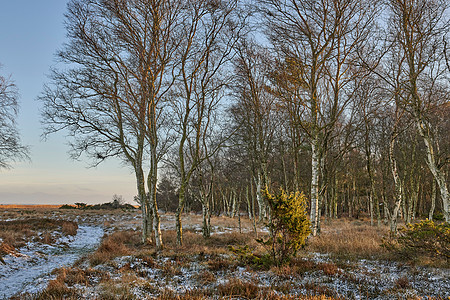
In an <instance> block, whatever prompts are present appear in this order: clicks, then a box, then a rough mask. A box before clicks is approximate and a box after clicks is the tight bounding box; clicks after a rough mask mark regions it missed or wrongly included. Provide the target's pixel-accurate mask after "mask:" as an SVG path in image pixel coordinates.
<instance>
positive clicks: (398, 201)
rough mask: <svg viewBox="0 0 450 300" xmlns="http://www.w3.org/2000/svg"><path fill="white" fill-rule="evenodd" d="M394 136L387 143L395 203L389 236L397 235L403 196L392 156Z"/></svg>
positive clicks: (395, 162) (395, 163)
mask: <svg viewBox="0 0 450 300" xmlns="http://www.w3.org/2000/svg"><path fill="white" fill-rule="evenodd" d="M395 135H396V134H395V133H394V134H393V136H392V137H391V140H390V143H389V160H390V162H391V171H392V176H393V177H394V186H395V193H396V198H397V199H396V201H395V204H394V210H393V212H392V214H391V216H390V217H391V218H390V221H391V225H390V230H391V234H393V235H395V234H397V217H398V213H399V210H400V206H401V204H402V196H403V187H402V183H401V180H400V176H399V175H398V167H397V160H396V159H395V156H394V146H395V139H396V136H395Z"/></svg>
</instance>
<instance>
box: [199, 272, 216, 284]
mask: <svg viewBox="0 0 450 300" xmlns="http://www.w3.org/2000/svg"><path fill="white" fill-rule="evenodd" d="M196 279H197V281H198V283H199V284H201V285H205V284H210V283H213V282H216V276H214V274H213V273H211V272H210V271H208V270H203V271H201V272H200V273H198V274H197V276H196Z"/></svg>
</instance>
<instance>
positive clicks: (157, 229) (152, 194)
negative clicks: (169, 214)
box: [147, 145, 164, 250]
mask: <svg viewBox="0 0 450 300" xmlns="http://www.w3.org/2000/svg"><path fill="white" fill-rule="evenodd" d="M151 155H152V159H151V162H150V172H149V176H148V178H147V184H148V185H149V186H148V190H149V198H150V199H149V203H150V208H151V212H152V213H153V225H154V233H155V244H156V248H157V249H158V250H162V249H163V247H164V245H163V241H162V234H161V219H160V217H159V212H158V203H157V202H156V186H157V183H158V162H157V160H156V145H152V151H151Z"/></svg>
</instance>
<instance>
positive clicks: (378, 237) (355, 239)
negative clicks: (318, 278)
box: [307, 219, 389, 259]
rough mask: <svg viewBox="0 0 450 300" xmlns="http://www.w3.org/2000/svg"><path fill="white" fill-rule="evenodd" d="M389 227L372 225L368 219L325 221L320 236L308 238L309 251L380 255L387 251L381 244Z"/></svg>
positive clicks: (368, 255) (344, 255) (351, 255)
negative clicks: (329, 222)
mask: <svg viewBox="0 0 450 300" xmlns="http://www.w3.org/2000/svg"><path fill="white" fill-rule="evenodd" d="M388 232H389V229H388V228H387V227H386V226H382V227H376V226H370V223H369V222H368V221H359V220H358V221H349V220H345V219H340V220H333V221H331V224H326V222H324V224H323V227H322V232H321V234H320V235H319V236H317V237H313V238H310V239H309V240H308V246H307V251H313V252H320V253H328V254H331V255H334V256H337V257H341V258H346V259H352V258H369V257H380V256H383V255H385V254H386V253H387V252H386V250H385V249H384V248H383V247H382V246H381V245H382V243H383V237H384V236H387V235H388Z"/></svg>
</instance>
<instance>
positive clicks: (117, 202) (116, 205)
mask: <svg viewBox="0 0 450 300" xmlns="http://www.w3.org/2000/svg"><path fill="white" fill-rule="evenodd" d="M112 200H113V201H111V202H107V203H102V204H93V205H90V204H87V203H84V202H76V203H74V204H75V206H74V205H69V204H63V205H61V206H60V207H59V208H60V209H82V210H86V209H107V210H111V209H122V210H134V209H136V207H134V206H133V205H131V204H128V203H124V199H123V197H122V196H121V195H116V194H115V195H114V196H113V199H112Z"/></svg>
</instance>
